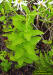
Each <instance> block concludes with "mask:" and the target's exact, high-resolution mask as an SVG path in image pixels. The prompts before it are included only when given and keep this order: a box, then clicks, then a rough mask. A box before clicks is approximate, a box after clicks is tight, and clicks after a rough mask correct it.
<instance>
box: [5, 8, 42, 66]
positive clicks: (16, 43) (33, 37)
mask: <svg viewBox="0 0 53 75" xmlns="http://www.w3.org/2000/svg"><path fill="white" fill-rule="evenodd" d="M23 9H24V10H25V12H26V14H25V16H24V15H19V14H15V16H12V17H11V19H12V25H14V28H13V29H12V27H11V28H9V29H8V31H12V32H10V33H7V34H5V36H7V37H8V40H7V42H6V46H7V48H9V49H11V50H12V51H13V52H14V55H13V54H11V55H10V60H11V61H16V62H18V66H19V67H21V66H23V65H25V64H26V63H32V62H34V61H37V60H38V59H39V57H38V56H37V55H35V50H34V48H35V46H36V44H37V43H38V42H39V41H40V39H41V37H40V36H37V35H41V34H43V32H41V31H39V30H33V27H32V24H33V22H34V18H35V16H36V15H37V12H36V11H35V10H34V11H32V12H30V11H29V9H28V8H27V7H24V8H23ZM23 13H24V12H23Z"/></svg>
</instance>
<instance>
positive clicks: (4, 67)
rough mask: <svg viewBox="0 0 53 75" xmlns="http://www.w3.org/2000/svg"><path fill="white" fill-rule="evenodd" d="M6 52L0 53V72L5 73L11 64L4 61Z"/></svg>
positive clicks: (6, 60)
mask: <svg viewBox="0 0 53 75" xmlns="http://www.w3.org/2000/svg"><path fill="white" fill-rule="evenodd" d="M6 55H7V52H6V51H0V68H2V71H5V72H7V71H8V70H9V69H10V68H11V63H10V62H9V61H8V59H6V58H5V57H6Z"/></svg>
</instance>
